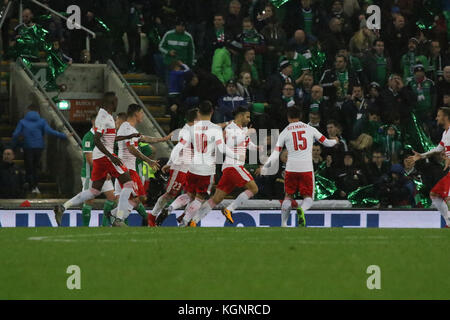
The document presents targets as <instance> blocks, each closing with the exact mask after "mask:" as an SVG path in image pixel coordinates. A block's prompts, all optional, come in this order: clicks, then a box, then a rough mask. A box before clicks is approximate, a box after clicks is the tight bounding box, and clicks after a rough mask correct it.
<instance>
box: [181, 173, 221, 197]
mask: <svg viewBox="0 0 450 320" xmlns="http://www.w3.org/2000/svg"><path fill="white" fill-rule="evenodd" d="M213 183H214V175H212V176H199V175H196V174H193V173H190V172H188V173H187V175H186V186H185V188H184V189H185V191H186V192H188V193H209V192H210V191H211V188H212V185H213Z"/></svg>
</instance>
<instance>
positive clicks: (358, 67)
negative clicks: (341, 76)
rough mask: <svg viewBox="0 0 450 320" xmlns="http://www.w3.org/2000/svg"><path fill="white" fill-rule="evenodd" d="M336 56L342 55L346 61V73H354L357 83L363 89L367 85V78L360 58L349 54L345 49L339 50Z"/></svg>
mask: <svg viewBox="0 0 450 320" xmlns="http://www.w3.org/2000/svg"><path fill="white" fill-rule="evenodd" d="M338 55H343V56H344V57H345V58H346V59H347V67H348V71H349V72H350V73H354V74H355V75H356V76H357V78H358V79H357V80H358V81H357V82H359V83H360V84H361V85H363V86H364V87H365V86H366V85H367V77H366V75H365V74H364V72H363V68H362V64H361V60H360V58H359V57H356V56H354V55H353V54H351V53H350V51H348V50H347V49H341V50H339V51H338Z"/></svg>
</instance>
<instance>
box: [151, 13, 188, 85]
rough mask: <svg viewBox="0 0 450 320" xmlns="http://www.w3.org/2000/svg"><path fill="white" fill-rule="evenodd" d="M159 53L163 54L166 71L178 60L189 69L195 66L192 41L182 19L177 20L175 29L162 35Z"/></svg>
mask: <svg viewBox="0 0 450 320" xmlns="http://www.w3.org/2000/svg"><path fill="white" fill-rule="evenodd" d="M159 51H161V53H162V54H163V58H164V64H165V66H166V68H167V70H168V68H169V66H170V64H171V63H172V61H174V60H175V61H177V60H180V61H182V62H183V63H184V64H186V65H188V66H189V67H190V68H192V66H193V65H194V64H195V45H194V39H192V36H191V34H190V33H189V32H187V31H186V24H185V22H184V21H183V20H182V19H178V20H177V22H176V24H175V29H172V30H169V31H167V32H166V33H165V34H164V36H163V38H162V39H161V42H160V43H159ZM167 72H168V71H167ZM167 77H168V75H167ZM167 80H168V79H167Z"/></svg>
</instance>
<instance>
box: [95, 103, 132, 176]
mask: <svg viewBox="0 0 450 320" xmlns="http://www.w3.org/2000/svg"><path fill="white" fill-rule="evenodd" d="M94 131H95V132H100V133H102V137H101V141H102V143H103V145H104V146H105V148H106V149H107V150H108V151H109V152H110V153H113V152H114V140H115V139H116V124H115V122H114V118H113V116H112V115H110V114H109V113H108V112H107V111H106V110H105V109H103V108H100V110H99V111H98V115H97V118H95V126H94ZM92 159H93V164H92V174H91V180H92V181H98V180H102V179H106V176H107V175H108V173H109V174H110V175H111V176H112V177H114V178H117V177H119V176H120V175H122V174H124V173H125V172H126V171H127V168H126V167H125V166H120V167H119V166H116V165H115V164H113V163H112V162H111V160H109V158H108V157H107V156H105V154H104V153H103V152H101V151H100V150H99V149H98V148H97V147H95V148H94V151H93V152H92Z"/></svg>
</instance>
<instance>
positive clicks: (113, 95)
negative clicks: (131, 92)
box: [102, 91, 116, 106]
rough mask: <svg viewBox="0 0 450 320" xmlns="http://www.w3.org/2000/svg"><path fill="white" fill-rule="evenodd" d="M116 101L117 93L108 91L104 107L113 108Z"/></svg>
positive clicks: (105, 95)
mask: <svg viewBox="0 0 450 320" xmlns="http://www.w3.org/2000/svg"><path fill="white" fill-rule="evenodd" d="M115 100H116V93H115V92H114V91H108V92H105V93H104V94H103V99H102V104H103V106H112V105H113V104H114V102H115Z"/></svg>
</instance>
